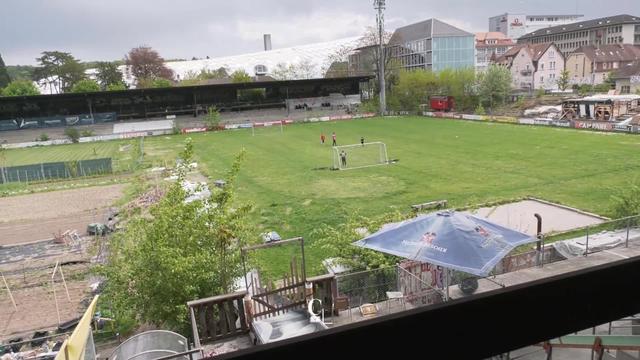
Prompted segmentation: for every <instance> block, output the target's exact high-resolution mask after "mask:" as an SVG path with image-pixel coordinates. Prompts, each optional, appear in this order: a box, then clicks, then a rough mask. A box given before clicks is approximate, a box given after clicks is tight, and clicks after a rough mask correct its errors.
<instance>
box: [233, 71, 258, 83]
mask: <svg viewBox="0 0 640 360" xmlns="http://www.w3.org/2000/svg"><path fill="white" fill-rule="evenodd" d="M231 81H232V82H234V83H247V82H252V81H253V78H251V76H250V75H249V74H247V72H246V71H244V70H242V69H241V70H236V71H234V72H233V74H231Z"/></svg>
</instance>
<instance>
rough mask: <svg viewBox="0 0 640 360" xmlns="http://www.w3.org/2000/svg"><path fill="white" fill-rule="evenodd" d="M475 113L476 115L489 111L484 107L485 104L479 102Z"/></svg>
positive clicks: (485, 113)
mask: <svg viewBox="0 0 640 360" xmlns="http://www.w3.org/2000/svg"><path fill="white" fill-rule="evenodd" d="M475 114H476V115H487V111H486V110H485V109H484V106H482V104H478V107H476V110H475Z"/></svg>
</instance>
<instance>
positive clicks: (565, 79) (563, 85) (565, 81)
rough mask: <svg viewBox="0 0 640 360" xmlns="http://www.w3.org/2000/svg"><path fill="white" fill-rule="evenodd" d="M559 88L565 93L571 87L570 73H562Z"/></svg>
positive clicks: (566, 71)
mask: <svg viewBox="0 0 640 360" xmlns="http://www.w3.org/2000/svg"><path fill="white" fill-rule="evenodd" d="M557 83H558V88H560V90H562V91H565V90H566V89H567V88H568V87H569V71H568V70H564V71H562V72H561V73H560V77H559V78H558V81H557Z"/></svg>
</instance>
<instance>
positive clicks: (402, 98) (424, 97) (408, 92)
mask: <svg viewBox="0 0 640 360" xmlns="http://www.w3.org/2000/svg"><path fill="white" fill-rule="evenodd" d="M438 88H439V80H438V75H437V74H435V73H433V72H431V71H425V70H416V71H401V72H400V74H399V76H398V81H397V83H396V84H395V85H393V86H392V88H391V91H390V93H389V95H388V105H389V108H390V109H392V110H397V111H418V110H419V107H420V104H426V103H428V101H429V97H430V96H431V95H436V94H437V93H438Z"/></svg>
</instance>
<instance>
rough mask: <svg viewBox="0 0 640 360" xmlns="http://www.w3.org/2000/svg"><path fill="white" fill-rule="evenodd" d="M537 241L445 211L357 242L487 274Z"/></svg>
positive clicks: (487, 222)
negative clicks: (503, 259) (513, 254)
mask: <svg viewBox="0 0 640 360" xmlns="http://www.w3.org/2000/svg"><path fill="white" fill-rule="evenodd" d="M535 241H537V239H536V238H535V237H531V236H529V235H527V234H523V233H521V232H518V231H515V230H511V229H507V228H505V227H503V226H500V225H498V224H495V223H492V222H490V221H488V220H486V219H482V218H479V217H476V216H473V215H471V214H467V213H460V212H455V211H443V212H437V213H432V214H427V215H422V216H419V217H416V218H414V219H411V220H407V221H403V222H400V223H394V224H387V225H385V226H383V227H382V229H381V230H380V231H378V232H376V233H375V234H372V235H369V236H367V237H366V238H364V239H362V240H360V241H357V242H355V243H354V245H356V246H360V247H363V248H367V249H372V250H376V251H380V252H384V253H387V254H391V255H395V256H399V257H403V258H406V259H411V260H416V261H420V262H425V263H430V264H435V265H440V266H442V267H445V268H448V269H453V270H458V271H463V272H466V273H469V274H473V275H477V276H483V277H484V276H487V275H488V274H489V272H491V270H492V269H493V268H494V267H495V266H496V264H497V263H498V262H499V261H500V260H501V259H502V258H503V257H504V256H506V255H507V254H508V253H509V252H510V251H511V250H513V249H514V248H515V247H517V246H519V245H522V244H527V243H531V242H535Z"/></svg>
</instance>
